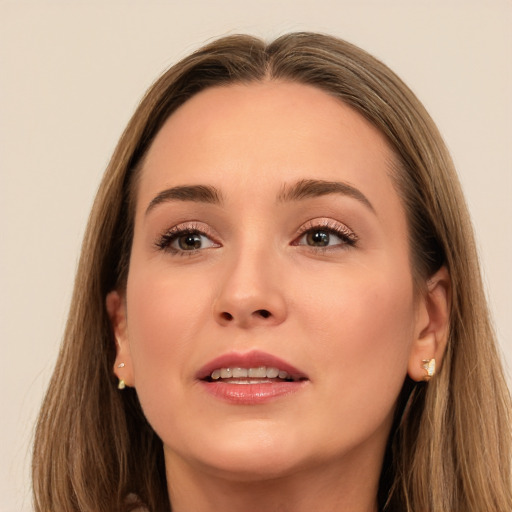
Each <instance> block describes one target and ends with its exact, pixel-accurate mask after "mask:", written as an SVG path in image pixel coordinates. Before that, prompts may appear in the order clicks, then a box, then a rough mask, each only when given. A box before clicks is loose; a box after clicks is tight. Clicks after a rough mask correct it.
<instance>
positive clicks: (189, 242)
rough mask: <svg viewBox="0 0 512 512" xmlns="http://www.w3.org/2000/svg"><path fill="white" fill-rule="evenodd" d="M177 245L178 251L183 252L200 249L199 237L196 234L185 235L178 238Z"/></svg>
mask: <svg viewBox="0 0 512 512" xmlns="http://www.w3.org/2000/svg"><path fill="white" fill-rule="evenodd" d="M178 245H179V246H180V249H183V250H184V251H190V250H193V249H200V248H201V236H200V235H198V234H197V233H187V234H186V235H183V236H180V237H179V239H178Z"/></svg>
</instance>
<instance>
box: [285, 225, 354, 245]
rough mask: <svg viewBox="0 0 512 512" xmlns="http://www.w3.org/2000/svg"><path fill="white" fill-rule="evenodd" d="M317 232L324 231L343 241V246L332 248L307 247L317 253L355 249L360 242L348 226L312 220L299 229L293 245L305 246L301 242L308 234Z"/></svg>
mask: <svg viewBox="0 0 512 512" xmlns="http://www.w3.org/2000/svg"><path fill="white" fill-rule="evenodd" d="M315 231H322V232H325V233H327V234H331V235H335V236H337V237H338V238H340V239H341V240H342V242H343V243H342V244H337V245H334V246H333V245H331V246H325V247H322V246H307V247H309V248H310V249H313V250H315V251H321V252H322V251H328V250H333V249H336V248H337V249H340V248H346V247H347V246H348V247H355V246H356V245H357V242H358V240H359V239H358V237H357V235H356V234H355V233H354V232H353V231H352V230H351V229H350V228H349V227H348V226H346V225H344V224H341V223H339V222H336V221H333V220H327V219H324V220H311V221H309V222H307V223H306V224H304V226H302V227H301V228H300V229H299V232H298V236H297V237H296V238H295V240H294V241H293V242H292V245H304V244H299V241H300V240H301V239H302V238H303V237H304V236H305V235H307V234H309V233H314V232H315Z"/></svg>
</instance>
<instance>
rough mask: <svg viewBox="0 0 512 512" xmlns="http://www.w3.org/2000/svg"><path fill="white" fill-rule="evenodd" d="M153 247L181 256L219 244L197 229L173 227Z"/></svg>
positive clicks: (218, 245)
mask: <svg viewBox="0 0 512 512" xmlns="http://www.w3.org/2000/svg"><path fill="white" fill-rule="evenodd" d="M155 245H156V247H157V248H158V249H160V250H162V251H169V252H172V253H181V254H184V253H187V252H188V253H191V252H196V251H200V250H201V249H208V248H210V247H220V244H218V243H217V242H214V241H213V240H212V239H211V238H210V236H209V235H207V234H206V233H203V232H202V231H200V230H199V229H196V228H193V227H181V226H175V227H174V228H171V229H170V230H169V231H167V232H165V233H164V234H163V235H161V236H160V238H159V239H158V240H157V241H156V243H155Z"/></svg>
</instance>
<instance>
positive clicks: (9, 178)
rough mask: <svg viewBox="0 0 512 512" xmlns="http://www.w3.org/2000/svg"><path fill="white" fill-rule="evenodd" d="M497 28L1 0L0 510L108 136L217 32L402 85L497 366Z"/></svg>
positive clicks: (472, 14) (505, 229)
mask: <svg viewBox="0 0 512 512" xmlns="http://www.w3.org/2000/svg"><path fill="white" fill-rule="evenodd" d="M510 27H512V1H511V0H487V1H486V0H480V1H476V0H464V1H456V0H439V1H430V2H429V1H426V0H425V1H420V0H402V1H400V0H388V1H381V2H380V1H377V0H375V1H368V0H360V1H345V0H336V1H334V0H333V1H327V0H316V1H313V0H308V1H304V0H302V1H301V0H282V1H279V0H258V1H253V2H244V1H242V0H237V1H236V0H225V1H196V2H194V1H188V2H184V1H180V2H171V1H168V2H156V1H124V2H117V1H116V2H114V1H108V0H104V1H103V2H85V1H84V2H82V1H60V2H57V1H46V0H33V1H17V2H5V1H4V2H2V1H1V0H0V166H1V167H0V365H1V366H0V386H1V389H2V392H1V397H0V411H1V417H0V429H1V433H0V496H1V497H2V498H1V502H0V511H1V512H14V511H16V512H19V511H29V510H31V497H30V483H29V470H28V468H29V462H30V454H29V450H30V442H31V438H32V433H33V424H34V420H35V416H36V414H37V410H38V407H39V404H40V401H41V398H42V395H43V392H44V389H45V387H46V385H47V382H48V379H49V377H50V374H51V370H52V367H53V364H54V362H55V358H56V355H57V351H58V346H59V340H60V338H61V335H62V331H63V327H64V323H65V318H66V312H67V308H68V304H69V299H70V295H71V290H72V283H73V275H74V271H75V266H76V261H77V256H78V252H79V246H80V242H81V237H82V233H83V230H84V226H85V222H86V219H87V216H88V212H89V208H90V206H91V203H92V199H93V196H94V193H95V189H96V187H97V185H98V183H99V179H100V176H101V174H102V171H103V169H104V168H105V166H106V164H107V161H108V159H109V156H110V154H111V152H112V150H113V148H114V145H115V143H116V141H117V139H118V137H119V135H120V133H121V131H122V129H123V127H124V125H125V124H126V122H127V121H128V118H129V116H130V115H131V113H132V112H133V109H134V107H135V106H136V104H137V102H138V100H139V98H140V97H141V95H142V93H143V92H144V90H145V89H146V87H147V86H148V85H149V84H150V83H151V82H152V81H153V80H154V79H155V78H156V76H157V75H158V74H159V73H160V72H161V71H162V70H164V69H165V68H166V67H167V66H169V65H170V64H171V63H173V62H175V61H176V60H177V59H178V58H179V57H181V56H184V55H185V54H187V53H189V52H190V51H191V50H193V49H195V48H196V47H198V46H199V45H201V44H202V43H204V42H205V41H207V40H209V39H211V38H213V37H216V36H220V35H223V34H227V33H234V32H248V33H252V34H255V35H259V36H262V37H264V38H269V39H270V38H274V37H275V36H277V35H280V34H282V33H284V32H289V31H294V30H316V31H323V32H329V33H332V34H335V35H338V36H340V37H343V38H345V39H348V40H349V41H352V42H354V43H356V44H358V45H360V46H362V47H363V48H365V49H366V50H368V51H370V52H371V53H373V54H375V55H376V56H378V57H379V58H381V59H382V60H384V61H385V62H386V63H387V64H388V65H390V67H391V68H392V69H394V70H395V71H396V72H397V73H398V74H399V75H400V76H401V77H402V78H403V79H404V80H405V81H406V82H407V83H408V84H409V85H410V86H411V87H412V89H413V90H414V91H415V92H416V94H417V95H418V96H419V98H420V99H421V100H422V101H423V102H424V103H425V105H426V106H427V108H428V109H429V111H430V113H431V114H432V116H433V117H434V119H435V120H436V122H437V123H438V126H439V127H440V130H441V132H442V133H443V135H444V137H445V139H446V141H447V144H448V146H449V148H450V149H451V151H452V154H453V157H454V159H455V162H456V165H457V167H458V170H459V173H460V177H461V180H462V183H463V187H464V189H465V192H466V195H467V199H468V202H469V205H470V209H471V212H472V215H473V219H474V224H475V228H476V231H477V237H478V241H479V248H480V253H481V257H482V262H483V268H484V277H485V282H486V286H487V290H488V295H489V297H490V302H491V306H492V310H493V314H494V317H495V322H496V328H497V332H498V337H499V340H500V344H501V347H502V350H503V351H504V352H505V354H506V358H507V361H508V365H509V366H510V365H511V362H512V321H511V316H512V315H511V313H512V270H511V267H512V258H511V254H512V228H511V223H512V199H511V198H512V157H511V151H510V146H511V143H512V30H511V29H510ZM509 382H511V381H510V379H509ZM76 385H77V386H87V382H76Z"/></svg>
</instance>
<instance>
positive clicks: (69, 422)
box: [33, 33, 512, 512]
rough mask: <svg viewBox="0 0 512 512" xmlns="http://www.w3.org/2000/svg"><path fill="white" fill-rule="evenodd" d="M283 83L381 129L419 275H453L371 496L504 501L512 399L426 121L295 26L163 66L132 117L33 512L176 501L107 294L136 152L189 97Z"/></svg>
mask: <svg viewBox="0 0 512 512" xmlns="http://www.w3.org/2000/svg"><path fill="white" fill-rule="evenodd" d="M261 80H282V81H293V82H299V83H303V84H309V85H313V86H316V87H318V88H320V89H322V90H324V91H326V92H327V93H328V94H330V95H332V96H334V97H337V98H339V99H340V101H343V102H344V103H346V104H348V105H350V106H352V107H353V108H355V109H356V110H357V111H358V112H360V113H361V114H362V115H363V116H364V117H365V118H366V119H368V120H369V121H370V122H371V123H373V125H374V126H376V127H377V128H378V129H379V130H380V131H381V132H382V133H383V134H384V135H385V136H386V137H387V139H388V141H389V143H390V145H391V147H392V149H393V150H394V153H395V155H396V157H397V162H398V164H397V165H395V169H394V172H393V179H394V181H395V185H396V188H397V190H398V192H399V194H400V196H401V199H402V201H403V204H404V207H405V210H406V214H407V219H408V226H409V237H410V247H411V259H412V262H413V265H412V267H413V273H414V278H415V281H416V282H417V283H421V282H425V281H426V280H427V279H428V277H429V276H430V275H432V274H433V273H434V272H435V271H436V270H437V269H438V268H440V266H442V265H445V266H446V268H447V269H448V271H449V273H450V276H451V282H452V307H451V317H450V335H449V340H448V346H447V350H446V354H445V358H444V361H443V366H442V369H441V371H440V372H439V374H438V375H436V377H435V378H434V379H432V380H431V381H430V382H429V383H428V384H423V383H420V384H415V383H412V381H410V380H409V379H407V380H406V382H405V383H404V389H403V392H402V394H401V397H399V404H398V407H397V414H396V420H395V425H394V427H393V430H392V432H391V436H390V440H389V444H388V450H387V455H386V459H385V461H384V466H383V467H384V469H383V471H382V476H381V485H380V491H379V501H380V506H381V508H383V509H384V510H389V511H391V510H400V511H408V512H413V511H414V512H434V511H435V512H441V511H445V512H448V511H457V512H484V511H485V512H491V511H496V512H505V511H508V510H512V491H511V458H512V455H511V440H512V436H511V419H512V418H511V404H510V395H509V393H508V389H507V387H506V384H505V380H504V377H503V372H502V366H501V363H500V360H499V356H498V354H497V348H496V342H495V336H494V334H493V330H492V327H491V324H490V321H489V313H488V310H487V305H486V300H485V296H484V292H483V289H482V281H481V276H480V271H479V264H478V258H477V254H476V250H475V243H474V238H473V232H472V228H471V223H470V220H469V215H468V211H467V208H466V204H465V202H464V198H463V196H462V193H461V189H460V185H459V182H458V179H457V177H456V174H455V171H454V168H453V164H452V161H451V159H450V156H449V154H448V151H447V149H446V147H445V145H444V143H443V141H442V139H441V137H440V135H439V133H438V130H437V129H436V127H435V125H434V123H433V122H432V120H431V118H430V117H429V115H428V114H427V112H426V111H425V109H424V107H423V106H422V105H421V103H420V102H419V101H418V100H417V98H416V97H415V96H414V94H413V93H412V92H411V91H410V90H409V89H408V88H407V86H406V85H405V84H404V83H403V82H402V81H401V80H400V79H399V78H398V77H397V76H396V75H395V74H394V73H393V72H392V71H390V70H389V69H388V68H387V67H386V66H385V65H384V64H382V63H381V62H379V61H378V60H376V59H375V58H373V57H372V56H370V55H368V54H367V53H365V52H364V51H362V50H361V49H359V48H357V47H355V46H353V45H351V44H349V43H347V42H344V41H342V40H339V39H336V38H333V37H330V36H325V35H320V34H311V33H296V34H289V35H285V36H283V37H280V38H279V39H277V40H276V41H274V42H272V43H270V44H268V45H267V44H265V43H264V42H262V41H261V40H259V39H256V38H254V37H250V36H230V37H226V38H222V39H219V40H217V41H215V42H213V43H211V44H209V45H207V46H205V47H203V48H202V49H200V50H198V51H197V52H195V53H193V54H192V55H190V56H188V57H186V58H185V59H183V60H182V61H181V62H179V63H178V64H177V65H175V66H173V67H172V68H171V69H169V70H168V71H167V72H166V73H164V75H163V76H162V77H160V78H159V79H158V80H157V81H156V82H155V83H154V85H153V86H152V87H151V88H150V89H149V91H148V92H147V94H146V96H145V97H144V98H143V100H142V102H141V104H140V106H139V107H138V109H137V110H136V112H135V114H134V115H133V117H132V119H131V120H130V122H129V124H128V126H127V128H126V130H125V132H124V133H123V135H122V137H121V139H120V141H119V144H118V146H117V148H116V150H115V152H114V155H113V157H112V160H111V162H110V164H109V166H108V169H107V171H106V173H105V175H104V178H103V181H102V183H101V185H100V188H99V191H98V194H97V197H96V201H95V203H94V207H93V209H92V212H91V216H90V219H89V224H88V227H87V231H86V234H85V239H84V242H83V247H82V254H81V258H80V263H79V267H78V272H77V277H76V282H75V288H74V294H73V299H72V303H71V308H70V313H69V319H68V323H67V327H66V331H65V335H64V341H63V344H62V348H61V351H60V354H59V358H58V361H57V365H56V368H55V372H54V374H53V378H52V380H51V383H50V387H49V390H48V393H47V395H46V398H45V400H44V403H43V406H42V410H41V413H40V417H39V422H38V425H37V431H36V438H35V446H34V458H33V485H34V500H35V510H36V511H38V512H43V511H45V512H46V511H48V510H51V511H53V512H72V511H91V512H92V511H95V512H113V511H124V510H130V509H132V508H133V507H135V506H137V505H140V504H141V503H144V504H145V505H146V506H147V507H148V509H149V510H151V511H154V512H163V511H165V510H170V505H169V498H168V495H167V485H166V478H165V468H164V462H163V452H162V444H161V441H160V440H159V438H158V437H157V436H156V434H155V433H154V432H153V430H152V429H151V427H150V426H149V425H148V423H147V421H146V419H145V418H144V415H143V413H142V411H141V408H140V405H139V402H138V400H137V395H136V392H135V390H133V389H126V390H124V391H123V392H122V393H120V392H119V391H118V390H117V389H116V382H115V378H114V375H113V373H112V366H113V362H114V357H115V346H114V339H113V335H112V330H111V327H110V324H109V320H108V317H107V312H106V309H105V297H106V295H107V293H108V292H109V291H111V290H113V289H116V288H117V289H119V288H122V287H123V286H124V284H125V281H126V277H127V272H128V267H129V259H130V249H131V241H132V231H133V216H134V202H135V195H136V189H137V178H138V175H139V169H140V167H141V165H140V164H141V160H142V159H143V157H144V155H145V154H146V152H147V150H148V148H149V146H150V144H151V142H152V140H153V139H154V137H155V135H156V134H157V132H158V131H159V129H160V127H161V126H162V124H163V123H164V121H165V120H166V119H167V118H168V117H169V116H170V115H171V114H172V113H173V112H174V111H175V110H176V109H177V108H178V107H179V106H180V105H181V104H183V103H184V102H185V101H187V99H189V98H190V97H191V96H193V95H194V94H196V93H198V92H199V91H201V90H203V89H205V88H208V87H212V86H220V85H227V84H232V83H237V82H238V83H240V82H243V83H248V82H254V81H261Z"/></svg>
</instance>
